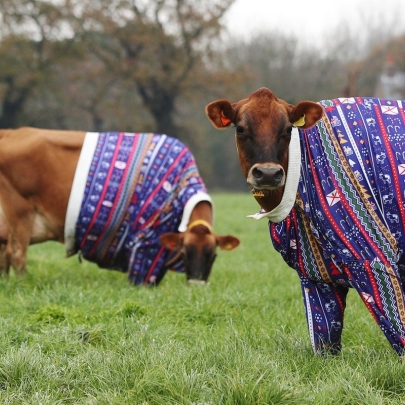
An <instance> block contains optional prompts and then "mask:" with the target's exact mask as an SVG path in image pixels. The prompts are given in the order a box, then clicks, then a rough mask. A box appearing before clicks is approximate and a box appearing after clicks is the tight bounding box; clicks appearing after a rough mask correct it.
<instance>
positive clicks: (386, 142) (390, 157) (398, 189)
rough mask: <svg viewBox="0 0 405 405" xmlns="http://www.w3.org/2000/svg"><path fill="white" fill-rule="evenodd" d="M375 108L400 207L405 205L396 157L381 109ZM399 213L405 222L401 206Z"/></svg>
mask: <svg viewBox="0 0 405 405" xmlns="http://www.w3.org/2000/svg"><path fill="white" fill-rule="evenodd" d="M374 110H375V113H376V115H377V118H378V124H379V126H380V131H381V135H382V137H383V140H384V145H385V150H386V151H387V153H388V161H389V163H390V167H391V172H392V175H393V177H394V188H395V194H396V198H397V199H398V205H399V207H403V206H404V203H403V200H402V195H401V186H400V184H399V183H400V182H399V178H398V167H395V157H394V154H393V153H392V150H391V144H390V142H389V140H388V135H387V131H386V130H385V125H384V121H383V118H382V114H381V111H380V109H379V108H378V106H374ZM399 213H400V214H401V220H402V224H405V210H403V209H401V208H400V209H399Z"/></svg>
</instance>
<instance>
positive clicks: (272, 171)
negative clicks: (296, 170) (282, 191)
mask: <svg viewBox="0 0 405 405" xmlns="http://www.w3.org/2000/svg"><path fill="white" fill-rule="evenodd" d="M252 176H253V179H254V182H255V183H256V185H257V186H268V187H271V188H276V187H279V186H282V185H284V170H283V168H282V167H281V166H272V167H267V166H256V167H254V168H253V170H252Z"/></svg>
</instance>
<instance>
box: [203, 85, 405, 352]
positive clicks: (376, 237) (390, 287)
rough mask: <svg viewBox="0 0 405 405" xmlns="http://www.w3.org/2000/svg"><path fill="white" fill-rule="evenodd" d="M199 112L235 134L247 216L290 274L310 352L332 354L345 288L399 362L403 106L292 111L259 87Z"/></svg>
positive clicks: (324, 104)
mask: <svg viewBox="0 0 405 405" xmlns="http://www.w3.org/2000/svg"><path fill="white" fill-rule="evenodd" d="M206 113H207V116H208V118H209V119H210V120H211V122H212V124H213V125H214V126H215V127H216V128H218V129H223V128H228V127H229V126H230V125H231V124H233V125H234V126H235V128H236V143H237V149H238V154H239V162H240V166H241V169H242V172H243V174H244V175H245V177H246V179H247V182H248V184H249V185H250V187H251V189H252V192H253V195H254V196H255V198H256V200H257V201H258V203H259V205H260V206H261V208H262V209H261V211H260V212H259V213H257V214H256V215H253V217H254V218H256V219H260V218H267V219H268V220H269V230H270V236H271V239H272V242H273V245H274V247H275V249H276V250H277V251H278V252H280V253H281V255H282V256H283V258H284V260H285V261H286V263H287V264H288V265H289V266H290V267H292V268H294V269H295V270H296V271H297V272H298V275H299V277H300V281H301V287H302V293H303V298H304V304H305V309H306V316H307V322H308V329H309V334H310V338H311V343H312V346H313V349H314V352H315V353H323V352H331V353H338V352H340V350H341V333H342V328H343V315H344V310H345V305H346V295H347V292H348V288H349V287H352V288H355V289H356V290H357V292H358V293H359V294H360V297H361V298H362V300H363V302H364V304H365V305H366V306H367V308H368V310H369V311H370V312H371V314H372V316H373V317H374V319H375V320H376V322H377V323H378V325H379V326H380V328H381V330H382V331H383V333H384V334H385V336H386V338H387V339H388V340H389V342H390V344H391V345H392V347H393V349H394V350H395V351H396V352H397V353H398V354H400V355H404V347H405V303H404V299H405V296H404V281H405V255H404V249H405V210H404V200H405V158H404V156H405V154H404V152H405V112H404V101H402V102H401V101H398V100H397V101H395V100H379V99H376V98H339V99H334V100H324V101H320V102H319V103H315V102H311V101H302V102H300V103H298V104H297V105H291V104H289V103H287V102H285V101H283V100H281V99H279V98H277V97H276V96H275V95H274V94H273V93H272V92H271V91H270V90H269V89H266V88H261V89H259V90H257V91H256V92H254V93H253V94H251V95H250V96H249V98H246V99H243V100H241V101H239V102H237V103H234V104H231V103H230V102H229V101H227V100H218V101H215V102H213V103H211V104H209V105H208V106H207V107H206ZM383 156H385V157H386V158H384V159H382V157H383ZM387 196H388V198H387Z"/></svg>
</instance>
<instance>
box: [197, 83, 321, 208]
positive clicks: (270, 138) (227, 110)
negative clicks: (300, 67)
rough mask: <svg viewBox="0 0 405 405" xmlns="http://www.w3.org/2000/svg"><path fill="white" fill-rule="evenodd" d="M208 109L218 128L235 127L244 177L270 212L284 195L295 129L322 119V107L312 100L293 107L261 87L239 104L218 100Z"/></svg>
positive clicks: (304, 127)
mask: <svg viewBox="0 0 405 405" xmlns="http://www.w3.org/2000/svg"><path fill="white" fill-rule="evenodd" d="M205 110H206V114H207V116H208V118H209V119H210V121H211V122H212V124H213V125H214V127H215V128H217V129H225V128H228V127H229V126H231V124H233V125H234V126H235V128H236V145H237V150H238V155H239V163H240V166H241V169H242V172H243V175H244V176H245V177H246V180H247V182H248V184H249V185H250V186H251V188H252V191H253V195H254V196H255V198H256V200H257V201H258V203H259V204H260V205H261V206H262V208H264V209H265V210H266V211H271V210H272V209H273V208H275V207H276V206H277V205H278V204H279V203H280V201H281V198H282V196H283V190H284V184H285V181H286V174H287V165H288V146H289V143H290V139H291V131H292V128H293V126H297V127H300V128H302V129H307V128H311V127H312V126H314V125H315V124H316V123H317V122H318V121H319V120H320V118H321V117H322V114H323V108H322V107H321V106H320V105H319V104H317V103H314V102H312V101H302V102H300V103H299V104H297V105H296V106H294V105H292V104H289V103H287V102H285V101H283V100H280V99H278V98H277V97H276V96H275V95H274V94H273V93H272V92H271V91H270V90H269V89H267V88H261V89H259V90H257V91H255V92H254V93H252V94H251V95H250V96H249V98H246V99H243V100H241V101H239V102H237V103H233V104H231V103H230V102H229V101H227V100H218V101H214V102H212V103H210V104H208V105H207V107H206V109H205Z"/></svg>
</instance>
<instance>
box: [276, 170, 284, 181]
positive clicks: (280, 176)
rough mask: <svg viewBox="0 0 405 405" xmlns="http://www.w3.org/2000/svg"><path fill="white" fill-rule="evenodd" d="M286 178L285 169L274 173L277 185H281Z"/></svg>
mask: <svg viewBox="0 0 405 405" xmlns="http://www.w3.org/2000/svg"><path fill="white" fill-rule="evenodd" d="M283 178H284V171H283V169H279V170H277V171H276V172H275V173H274V181H275V182H276V183H281V182H282V181H283Z"/></svg>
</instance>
